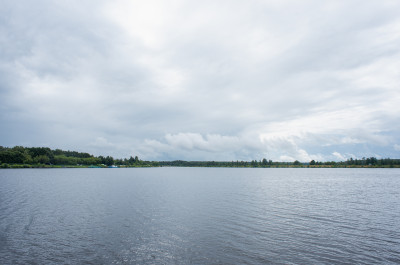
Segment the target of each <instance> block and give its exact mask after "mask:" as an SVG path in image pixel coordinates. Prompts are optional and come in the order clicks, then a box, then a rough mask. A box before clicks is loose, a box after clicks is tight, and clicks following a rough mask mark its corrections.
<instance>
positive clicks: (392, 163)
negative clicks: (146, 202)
mask: <svg viewBox="0 0 400 265" xmlns="http://www.w3.org/2000/svg"><path fill="white" fill-rule="evenodd" d="M158 164H159V165H160V166H171V167H260V168H267V167H399V166H400V159H391V158H383V159H377V158H375V157H369V158H365V157H364V158H362V159H353V158H350V159H348V160H346V161H340V162H336V161H326V162H321V161H315V160H311V161H310V162H300V161H298V160H295V161H294V162H277V161H272V160H267V159H265V158H263V159H262V160H252V161H238V160H237V161H226V162H221V161H183V160H175V161H160V162H158Z"/></svg>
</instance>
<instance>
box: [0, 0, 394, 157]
mask: <svg viewBox="0 0 400 265" xmlns="http://www.w3.org/2000/svg"><path fill="white" fill-rule="evenodd" d="M399 7H400V6H399V4H398V3H396V2H394V1H381V2H379V3H378V2H365V1H364V2H361V1H355V0H353V1H336V2H332V3H323V2H320V1H311V0H310V1H303V2H296V1H247V2H243V1H202V2H198V1H197V2H196V1H174V2H173V3H166V2H162V1H157V0H151V1H142V2H132V1H125V0H118V1H114V2H112V3H111V2H108V1H85V2H77V1H58V2H52V1H45V0H41V1H35V2H29V1H18V2H8V3H4V5H2V6H1V7H0V46H1V49H0V96H1V98H0V103H1V106H0V109H1V112H2V113H1V115H0V119H1V120H0V122H1V123H2V126H3V127H4V128H5V130H2V143H0V144H2V145H17V144H24V145H42V144H44V143H46V144H48V145H50V146H53V147H59V148H66V149H76V150H82V151H86V150H89V151H90V152H93V153H95V154H105V155H107V154H112V155H114V156H117V157H123V156H127V155H129V154H133V153H134V154H140V156H141V157H143V158H146V159H201V160H203V159H204V160H209V159H214V160H217V159H223V160H235V159H260V158H262V157H267V158H273V159H275V160H282V159H290V160H292V159H298V160H308V159H317V160H322V159H338V158H340V157H349V156H350V155H358V156H359V155H363V153H365V154H376V155H381V156H385V155H390V156H398V150H397V149H396V148H394V147H393V146H396V144H398V142H399V140H400V139H399V137H398V135H399V134H398V132H399V130H400V127H399V126H398V125H396V124H398V120H399V114H398V113H400V112H399V107H398V103H397V101H398V99H400V95H399V90H398V85H399V84H400V79H399V77H398V76H399V75H398V73H397V72H396V71H395V70H393V69H398V67H399V63H398V62H399V58H400V50H399V48H398V47H400V45H399V44H400V35H399V34H398V33H397V32H398V28H399V25H400V20H399V19H398V16H397V12H396V11H397V10H398V9H399ZM27 127H29V128H30V131H32V132H33V133H31V134H29V133H23V132H21V128H27ZM17 131H18V133H17ZM263 137H264V138H263ZM261 139H264V140H261Z"/></svg>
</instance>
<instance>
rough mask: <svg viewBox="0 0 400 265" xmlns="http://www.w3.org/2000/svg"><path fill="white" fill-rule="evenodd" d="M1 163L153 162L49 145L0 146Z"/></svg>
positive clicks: (95, 164)
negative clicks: (95, 154)
mask: <svg viewBox="0 0 400 265" xmlns="http://www.w3.org/2000/svg"><path fill="white" fill-rule="evenodd" d="M0 164H1V165H2V167H7V165H8V164H21V165H30V166H40V165H60V166H79V165H81V166H112V165H117V166H152V165H153V163H152V162H148V161H142V160H140V159H139V157H138V156H135V157H133V156H131V157H129V158H125V159H114V158H113V157H112V156H93V155H91V154H89V153H85V152H77V151H65V150H61V149H55V150H52V149H50V148H48V147H23V146H14V147H12V148H9V147H3V146H0Z"/></svg>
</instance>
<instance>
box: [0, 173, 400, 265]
mask: <svg viewBox="0 0 400 265" xmlns="http://www.w3.org/2000/svg"><path fill="white" fill-rule="evenodd" d="M55 263H57V264H399V263H400V170H399V169H223V168H137V169H21V170H18V169H14V170H0V264H55Z"/></svg>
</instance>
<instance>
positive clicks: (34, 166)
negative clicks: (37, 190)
mask: <svg viewBox="0 0 400 265" xmlns="http://www.w3.org/2000/svg"><path fill="white" fill-rule="evenodd" d="M162 167H167V168H168V167H181V168H265V169H267V168H400V165H392V166H389V165H387V166H372V165H365V166H362V165H357V166H355V165H346V166H342V165H339V166H331V165H318V166H315V165H297V166H294V165H280V166H265V167H259V166H254V167H253V166H176V165H175V166H162V165H159V166H151V165H138V166H115V167H109V166H79V165H77V166H72V165H26V164H7V165H4V164H2V165H1V167H0V169H28V168H42V169H45V168H47V169H50V168H53V169H54V168H60V169H61V168H64V169H65V168H103V169H104V168H162Z"/></svg>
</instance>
